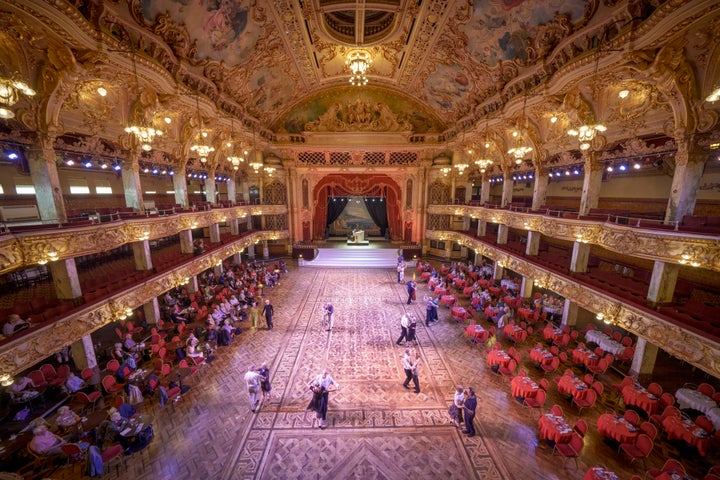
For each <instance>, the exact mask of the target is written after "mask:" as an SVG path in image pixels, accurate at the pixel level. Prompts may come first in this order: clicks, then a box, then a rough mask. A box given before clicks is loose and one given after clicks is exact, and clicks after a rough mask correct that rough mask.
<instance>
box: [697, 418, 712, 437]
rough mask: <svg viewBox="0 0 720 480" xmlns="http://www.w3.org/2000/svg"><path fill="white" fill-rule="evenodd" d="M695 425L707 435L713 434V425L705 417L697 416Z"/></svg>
mask: <svg viewBox="0 0 720 480" xmlns="http://www.w3.org/2000/svg"><path fill="white" fill-rule="evenodd" d="M695 425H697V426H698V427H700V428H702V429H703V430H705V431H706V432H707V433H710V434H711V433H713V432H714V431H715V425H713V423H712V422H711V421H710V419H709V418H708V417H706V416H705V415H699V416H698V417H697V418H696V419H695Z"/></svg>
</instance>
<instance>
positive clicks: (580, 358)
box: [572, 347, 600, 367]
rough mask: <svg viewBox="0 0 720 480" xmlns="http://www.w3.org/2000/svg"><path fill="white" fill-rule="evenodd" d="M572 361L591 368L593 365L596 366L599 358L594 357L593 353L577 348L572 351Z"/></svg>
mask: <svg viewBox="0 0 720 480" xmlns="http://www.w3.org/2000/svg"><path fill="white" fill-rule="evenodd" d="M572 359H573V362H575V363H582V364H583V365H585V366H586V367H591V366H594V365H597V363H598V362H599V361H600V358H599V357H598V356H597V355H595V353H594V352H593V351H592V350H588V349H587V348H584V347H582V348H581V347H578V348H576V349H575V350H573V351H572Z"/></svg>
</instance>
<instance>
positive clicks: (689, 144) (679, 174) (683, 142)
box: [665, 137, 707, 222]
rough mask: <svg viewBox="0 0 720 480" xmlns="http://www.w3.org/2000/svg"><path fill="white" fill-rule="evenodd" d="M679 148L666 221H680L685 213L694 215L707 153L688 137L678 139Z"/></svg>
mask: <svg viewBox="0 0 720 480" xmlns="http://www.w3.org/2000/svg"><path fill="white" fill-rule="evenodd" d="M676 142H677V145H678V150H677V153H676V154H675V173H674V174H673V180H672V186H671V187H670V198H668V205H667V209H666V210H665V221H666V222H680V221H682V218H683V217H684V216H685V215H692V214H693V211H694V210H695V202H696V201H697V192H698V189H699V187H700V179H701V178H702V174H703V170H704V169H705V162H706V160H707V155H706V154H705V153H703V152H702V151H700V149H699V148H696V147H695V145H694V143H693V141H692V139H691V138H688V137H684V138H680V139H676Z"/></svg>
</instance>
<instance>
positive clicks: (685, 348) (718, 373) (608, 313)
mask: <svg viewBox="0 0 720 480" xmlns="http://www.w3.org/2000/svg"><path fill="white" fill-rule="evenodd" d="M426 238H428V239H431V240H442V241H453V242H457V243H459V244H461V245H464V246H466V247H468V248H470V249H473V250H475V252H476V253H478V254H480V255H483V256H486V257H488V258H490V259H492V260H493V261H495V262H497V263H498V264H500V265H502V266H503V267H506V268H509V269H510V270H512V271H514V272H517V273H519V274H520V275H522V276H524V277H527V278H529V279H531V280H533V281H535V282H538V283H539V284H541V285H542V286H543V287H544V288H547V289H548V290H552V291H553V292H556V293H558V294H559V295H561V296H563V297H564V298H566V299H567V300H571V301H573V302H575V303H577V304H578V305H579V306H581V307H582V308H584V309H586V310H588V311H590V312H592V313H594V314H598V313H602V314H603V315H604V317H605V319H606V320H608V321H610V323H612V324H613V325H616V326H618V327H620V328H622V329H624V330H626V331H628V332H630V333H633V334H635V335H637V336H638V337H642V338H645V339H646V340H647V341H649V342H650V343H653V344H655V345H657V346H658V347H660V348H662V349H663V350H665V351H666V352H668V353H669V354H670V355H673V356H675V357H677V358H679V359H682V360H684V361H686V362H688V363H690V364H692V365H694V366H695V367H697V368H699V369H701V370H703V371H705V372H707V373H709V374H711V375H713V376H715V377H720V363H718V361H717V359H718V358H720V344H718V343H716V342H714V341H712V340H710V339H707V338H703V337H701V336H700V335H697V334H695V333H693V332H691V331H689V330H686V329H684V328H682V327H680V326H678V325H675V324H673V323H670V322H668V321H665V320H663V319H661V318H659V317H658V316H656V315H654V314H652V313H650V312H648V311H646V310H643V309H641V308H638V307H634V306H632V305H628V304H626V303H623V302H621V301H619V300H617V299H615V298H613V297H610V296H608V295H606V294H604V293H603V292H601V291H599V290H595V289H593V288H590V287H586V286H584V285H580V284H579V283H578V282H576V281H574V280H573V279H572V278H571V277H565V276H561V275H559V274H557V273H556V272H553V271H552V270H548V269H545V268H542V267H540V266H538V265H534V264H532V263H530V262H528V261H526V260H524V259H522V258H518V257H516V256H514V255H511V254H509V253H508V252H505V251H502V250H499V249H497V248H495V247H493V246H492V245H489V244H486V243H484V242H482V241H480V240H478V239H476V238H473V237H470V236H468V235H465V234H463V233H460V232H453V231H431V230H428V231H427V232H426Z"/></svg>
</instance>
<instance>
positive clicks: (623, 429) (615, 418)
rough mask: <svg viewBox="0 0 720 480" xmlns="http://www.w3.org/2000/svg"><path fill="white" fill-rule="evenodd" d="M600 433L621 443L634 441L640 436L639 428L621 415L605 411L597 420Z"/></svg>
mask: <svg viewBox="0 0 720 480" xmlns="http://www.w3.org/2000/svg"><path fill="white" fill-rule="evenodd" d="M597 429H598V433H599V434H600V435H601V436H603V437H610V438H612V439H614V440H617V441H618V442H620V443H634V441H635V438H637V436H638V431H637V429H636V428H635V427H634V426H633V425H632V424H631V423H630V422H628V421H627V420H625V419H624V418H623V417H621V416H619V415H613V414H612V413H603V414H602V415H600V416H599V417H598V420H597Z"/></svg>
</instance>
